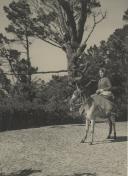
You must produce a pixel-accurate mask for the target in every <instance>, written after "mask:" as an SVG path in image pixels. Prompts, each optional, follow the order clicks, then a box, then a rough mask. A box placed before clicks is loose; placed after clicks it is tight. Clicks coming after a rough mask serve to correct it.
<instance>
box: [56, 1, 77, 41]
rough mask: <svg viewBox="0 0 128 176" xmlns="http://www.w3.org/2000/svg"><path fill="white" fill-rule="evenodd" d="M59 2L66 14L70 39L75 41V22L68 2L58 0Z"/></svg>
mask: <svg viewBox="0 0 128 176" xmlns="http://www.w3.org/2000/svg"><path fill="white" fill-rule="evenodd" d="M58 2H59V4H60V5H61V6H62V7H63V10H64V11H65V13H66V15H67V25H69V27H70V29H71V35H70V36H71V38H72V41H77V31H76V23H75V20H74V16H73V11H72V10H71V7H70V2H68V1H65V0H58Z"/></svg>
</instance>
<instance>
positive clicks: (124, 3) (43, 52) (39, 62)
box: [0, 0, 128, 80]
mask: <svg viewBox="0 0 128 176" xmlns="http://www.w3.org/2000/svg"><path fill="white" fill-rule="evenodd" d="M9 2H11V0H0V32H4V28H5V27H6V26H7V25H8V20H7V18H6V16H5V13H4V11H3V10H2V9H3V6H4V5H8V4H9ZM100 2H101V6H102V9H103V11H105V10H106V11H107V17H106V19H105V20H104V21H102V22H101V23H100V24H98V25H97V27H96V28H95V30H94V32H93V34H92V36H91V37H90V39H89V41H88V43H87V46H88V47H89V46H91V45H94V44H96V45H99V43H100V41H101V40H107V38H108V37H109V35H110V34H112V33H113V32H114V31H115V29H117V28H121V27H123V25H124V22H123V20H122V16H123V14H124V11H126V9H127V8H128V0H100ZM30 53H31V61H32V65H33V66H36V67H38V68H39V71H50V70H61V69H66V68H67V59H66V55H65V53H64V52H63V51H62V50H61V49H59V48H56V47H53V46H51V45H49V44H47V43H45V42H43V41H41V40H33V44H32V45H31V48H30ZM59 75H60V74H59ZM50 76H51V75H40V76H39V77H40V78H42V79H46V80H47V79H49V78H50Z"/></svg>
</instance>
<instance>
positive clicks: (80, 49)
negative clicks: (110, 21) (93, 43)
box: [77, 12, 106, 56]
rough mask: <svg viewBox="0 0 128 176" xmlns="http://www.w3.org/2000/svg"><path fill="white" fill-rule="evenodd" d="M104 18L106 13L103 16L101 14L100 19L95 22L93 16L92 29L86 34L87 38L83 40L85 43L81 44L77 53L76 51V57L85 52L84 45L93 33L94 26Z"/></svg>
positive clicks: (94, 16)
mask: <svg viewBox="0 0 128 176" xmlns="http://www.w3.org/2000/svg"><path fill="white" fill-rule="evenodd" d="M105 17H106V12H105V13H104V14H102V13H101V18H100V19H99V20H97V21H96V15H95V14H93V21H94V22H93V26H92V29H91V31H90V32H89V34H88V36H87V38H86V39H85V41H84V42H83V44H82V45H81V47H80V48H79V49H78V51H77V55H78V56H79V55H81V53H82V52H83V51H84V50H85V48H86V43H87V41H88V39H89V38H90V36H91V35H92V33H93V31H94V29H95V27H96V25H97V24H98V23H100V22H101V21H102V20H104V19H105Z"/></svg>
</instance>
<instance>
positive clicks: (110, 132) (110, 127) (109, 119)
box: [107, 117, 112, 139]
mask: <svg viewBox="0 0 128 176" xmlns="http://www.w3.org/2000/svg"><path fill="white" fill-rule="evenodd" d="M108 125H109V133H108V136H107V139H110V138H111V134H112V121H111V118H110V117H108Z"/></svg>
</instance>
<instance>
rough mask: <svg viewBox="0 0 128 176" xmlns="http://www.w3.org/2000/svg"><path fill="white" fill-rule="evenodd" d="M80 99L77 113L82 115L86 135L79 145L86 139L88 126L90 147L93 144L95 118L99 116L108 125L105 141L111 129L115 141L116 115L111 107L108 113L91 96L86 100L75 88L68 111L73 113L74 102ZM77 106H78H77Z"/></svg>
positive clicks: (109, 136) (108, 137)
mask: <svg viewBox="0 0 128 176" xmlns="http://www.w3.org/2000/svg"><path fill="white" fill-rule="evenodd" d="M78 99H80V100H81V101H80V102H81V103H80V104H79V106H80V107H79V113H80V115H83V117H84V118H85V121H86V133H85V136H84V137H83V139H82V140H81V143H84V142H85V140H86V139H87V135H88V131H89V126H90V127H91V141H90V145H92V144H93V141H94V127H95V120H96V117H97V116H98V115H99V114H100V116H102V117H106V118H107V119H108V124H109V133H108V136H107V139H110V138H111V134H112V128H113V130H114V139H116V126H115V117H116V113H115V111H113V109H114V108H113V106H111V108H110V109H109V111H108V110H107V109H106V108H104V109H102V107H100V106H98V105H97V104H96V102H95V100H94V99H93V96H89V97H88V98H87V97H86V95H85V94H83V93H82V92H81V90H80V89H79V88H77V89H76V90H75V91H74V93H73V95H72V97H71V99H70V111H73V110H74V108H75V102H76V100H78ZM77 106H78V105H77Z"/></svg>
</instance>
